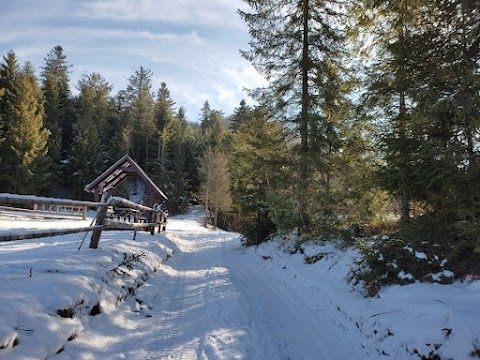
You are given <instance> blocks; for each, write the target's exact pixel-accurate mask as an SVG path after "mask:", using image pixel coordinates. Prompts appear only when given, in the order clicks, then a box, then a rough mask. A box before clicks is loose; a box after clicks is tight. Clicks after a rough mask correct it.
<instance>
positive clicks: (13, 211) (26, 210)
mask: <svg viewBox="0 0 480 360" xmlns="http://www.w3.org/2000/svg"><path fill="white" fill-rule="evenodd" d="M0 204H1V206H0V213H1V214H4V215H19V214H20V215H24V216H31V217H34V218H35V217H39V216H41V217H49V218H52V217H54V218H55V217H61V218H65V217H72V216H75V217H77V218H78V217H82V218H83V219H86V218H87V209H88V208H96V209H97V211H96V214H95V218H94V219H93V221H92V223H91V226H90V227H83V228H73V229H51V230H38V231H31V232H25V233H22V234H18V233H15V234H6V235H1V234H0V242H4V241H14V240H24V239H34V238H41V237H49V236H57V235H66V234H73V233H79V232H85V233H88V232H90V231H93V233H92V238H91V240H90V248H97V247H98V243H99V241H100V236H101V233H102V231H103V230H133V231H134V234H133V239H134V240H135V239H136V236H137V231H138V230H141V229H143V230H147V231H149V232H150V233H151V234H152V235H153V234H155V229H156V228H157V227H158V232H160V231H162V230H163V231H165V226H166V221H167V213H166V212H164V211H161V210H159V209H154V208H151V207H148V206H144V205H141V204H137V203H134V202H132V201H129V200H126V199H123V198H119V197H110V198H109V199H108V201H103V202H90V201H76V200H67V199H54V198H45V197H37V196H32V195H15V194H1V193H0ZM5 205H22V206H24V207H21V208H20V207H12V206H5ZM115 209H117V210H118V209H120V210H121V211H123V212H124V213H127V214H129V215H131V216H124V217H123V219H122V218H120V216H116V215H115ZM127 220H128V221H127ZM132 220H133V221H132ZM94 222H95V225H94V226H92V225H93V224H94ZM85 236H86V235H85ZM82 243H83V240H82Z"/></svg>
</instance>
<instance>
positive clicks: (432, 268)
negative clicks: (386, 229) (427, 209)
mask: <svg viewBox="0 0 480 360" xmlns="http://www.w3.org/2000/svg"><path fill="white" fill-rule="evenodd" d="M357 246H358V248H359V249H360V251H361V252H362V254H363V259H362V260H361V261H360V263H359V264H358V268H357V269H356V271H355V273H354V277H355V278H356V279H357V280H361V281H364V283H365V286H366V289H367V293H368V295H369V296H374V295H376V294H377V293H378V291H379V290H380V288H381V286H384V285H392V284H400V285H405V284H409V283H413V282H415V281H421V282H440V283H444V284H445V283H451V282H452V281H453V279H454V275H455V274H454V270H455V269H454V268H452V267H451V263H450V262H449V261H448V260H447V258H446V255H445V248H444V247H442V246H440V245H438V244H432V243H429V242H419V243H411V242H406V241H404V240H400V239H391V238H389V237H386V236H383V237H373V238H370V239H363V240H360V241H359V242H358V243H357Z"/></svg>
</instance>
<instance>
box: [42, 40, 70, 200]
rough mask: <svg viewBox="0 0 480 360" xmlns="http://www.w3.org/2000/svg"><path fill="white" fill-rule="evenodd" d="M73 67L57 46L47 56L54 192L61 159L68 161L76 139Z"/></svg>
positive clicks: (47, 124)
mask: <svg viewBox="0 0 480 360" xmlns="http://www.w3.org/2000/svg"><path fill="white" fill-rule="evenodd" d="M70 67H71V66H70V65H69V64H68V63H67V56H66V55H65V54H64V52H63V48H62V47H61V46H55V47H54V48H53V49H52V50H51V51H50V52H49V53H48V54H47V57H46V58H45V66H44V67H43V71H42V89H43V94H44V98H45V127H46V128H47V129H48V130H49V131H50V133H51V135H50V137H49V139H48V157H49V158H50V161H51V164H50V169H49V170H48V172H49V174H46V175H47V178H46V179H45V182H48V183H51V184H52V191H53V192H55V190H54V189H55V188H56V186H57V185H56V184H57V183H58V182H59V181H60V179H61V175H60V167H61V164H62V160H65V159H67V157H68V153H69V150H70V145H71V143H72V140H73V124H74V112H73V101H72V96H71V92H70V85H69V81H70V79H69V69H70ZM48 177H49V178H48Z"/></svg>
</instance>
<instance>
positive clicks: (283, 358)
mask: <svg viewBox="0 0 480 360" xmlns="http://www.w3.org/2000/svg"><path fill="white" fill-rule="evenodd" d="M224 254H225V243H224V244H223V246H222V255H224ZM229 265H230V266H229V267H230V269H231V270H234V271H230V275H231V278H232V281H233V284H234V285H235V286H236V287H237V289H238V290H239V291H240V292H241V294H242V295H243V296H244V298H245V300H246V302H247V306H248V309H249V312H250V313H251V315H252V317H253V319H254V321H256V323H257V325H259V327H260V328H261V329H262V330H263V331H262V332H261V333H262V336H263V337H264V339H265V334H268V337H267V338H266V339H265V340H267V341H268V342H270V343H271V345H272V347H273V349H274V352H275V354H273V355H272V357H270V356H268V355H271V354H266V355H267V357H266V358H272V359H278V360H291V357H290V355H289V353H288V350H287V347H286V345H285V342H284V341H283V340H282V339H280V338H279V337H278V336H276V335H275V331H274V326H275V323H274V322H273V321H272V320H271V319H270V317H269V316H268V315H267V312H266V311H265V309H264V307H263V305H262V303H261V302H260V300H259V299H258V297H257V296H256V295H255V294H254V293H253V292H252V291H251V289H250V288H249V286H248V284H247V283H246V282H245V281H244V280H243V279H242V278H241V275H240V276H239V274H241V273H242V269H241V266H239V267H237V266H236V264H235V265H234V262H229ZM267 348H268V347H267Z"/></svg>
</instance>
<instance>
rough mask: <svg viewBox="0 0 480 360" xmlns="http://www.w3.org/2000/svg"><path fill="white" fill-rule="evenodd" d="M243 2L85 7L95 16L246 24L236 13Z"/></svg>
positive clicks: (134, 1)
mask: <svg viewBox="0 0 480 360" xmlns="http://www.w3.org/2000/svg"><path fill="white" fill-rule="evenodd" d="M243 4H244V3H243V1H242V0H176V1H158V0H98V1H93V2H90V3H87V4H85V8H86V10H87V13H88V15H90V16H93V17H96V18H107V19H117V20H129V21H131V20H148V21H166V22H170V23H181V24H190V25H191V24H202V25H210V26H221V27H243V26H244V25H243V23H242V21H241V19H240V18H239V16H238V15H237V13H236V9H237V8H239V7H242V6H243Z"/></svg>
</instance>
